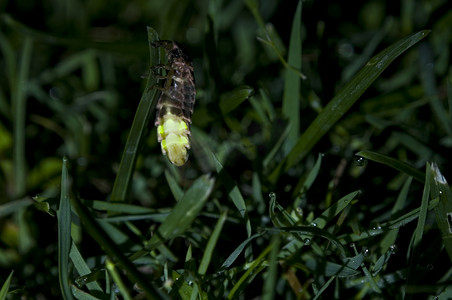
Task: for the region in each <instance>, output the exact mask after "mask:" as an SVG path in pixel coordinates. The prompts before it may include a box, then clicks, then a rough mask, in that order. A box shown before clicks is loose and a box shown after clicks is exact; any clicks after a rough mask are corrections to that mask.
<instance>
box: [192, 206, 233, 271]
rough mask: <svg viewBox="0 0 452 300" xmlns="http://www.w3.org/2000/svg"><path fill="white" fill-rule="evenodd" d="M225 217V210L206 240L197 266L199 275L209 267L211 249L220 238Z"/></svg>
mask: <svg viewBox="0 0 452 300" xmlns="http://www.w3.org/2000/svg"><path fill="white" fill-rule="evenodd" d="M226 217H227V213H226V212H224V213H222V214H221V216H220V218H219V219H218V222H217V224H216V225H215V228H214V230H213V231H212V234H211V235H210V238H209V241H208V242H207V246H206V248H205V250H204V255H203V256H202V260H201V263H200V264H199V268H198V273H199V275H205V274H206V272H207V268H208V267H209V264H210V261H211V260H212V255H213V250H214V249H215V245H216V244H217V241H218V239H219V238H220V233H221V230H222V229H223V225H224V222H225V221H226Z"/></svg>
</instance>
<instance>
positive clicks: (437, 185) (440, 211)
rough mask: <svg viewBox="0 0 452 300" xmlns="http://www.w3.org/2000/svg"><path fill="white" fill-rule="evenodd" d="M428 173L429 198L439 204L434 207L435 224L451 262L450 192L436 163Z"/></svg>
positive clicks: (451, 209)
mask: <svg viewBox="0 0 452 300" xmlns="http://www.w3.org/2000/svg"><path fill="white" fill-rule="evenodd" d="M430 172H431V173H432V176H431V181H432V183H431V186H430V197H431V198H432V199H437V198H439V203H438V205H437V206H436V207H435V216H436V223H437V224H438V227H439V230H440V231H441V237H442V239H443V243H444V247H445V248H446V251H447V254H448V255H449V258H450V260H451V261H452V192H451V190H450V186H449V184H448V183H447V181H446V178H444V176H443V175H442V174H441V171H440V170H439V168H438V166H437V165H436V163H432V164H431V165H430Z"/></svg>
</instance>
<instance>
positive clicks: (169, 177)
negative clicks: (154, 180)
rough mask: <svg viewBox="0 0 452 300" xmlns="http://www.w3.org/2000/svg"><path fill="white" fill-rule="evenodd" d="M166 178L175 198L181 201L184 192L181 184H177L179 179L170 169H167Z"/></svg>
mask: <svg viewBox="0 0 452 300" xmlns="http://www.w3.org/2000/svg"><path fill="white" fill-rule="evenodd" d="M165 178H166V181H168V186H169V187H170V189H171V192H172V193H173V196H174V199H175V200H176V201H177V202H179V201H180V199H182V197H183V195H184V192H183V191H182V189H181V188H180V186H179V185H178V184H177V180H176V179H175V178H174V176H173V175H171V173H170V172H169V171H168V170H165Z"/></svg>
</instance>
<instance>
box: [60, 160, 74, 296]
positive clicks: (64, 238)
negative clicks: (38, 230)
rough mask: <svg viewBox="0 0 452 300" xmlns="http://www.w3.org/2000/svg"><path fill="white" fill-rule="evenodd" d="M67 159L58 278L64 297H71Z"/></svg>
mask: <svg viewBox="0 0 452 300" xmlns="http://www.w3.org/2000/svg"><path fill="white" fill-rule="evenodd" d="M69 191H70V182H69V172H68V159H67V158H66V157H64V158H63V168H62V170H61V198H60V206H59V209H58V213H57V215H58V279H59V281H60V288H61V294H62V295H63V298H64V299H72V294H71V288H70V284H69V252H70V251H71V203H70V196H69Z"/></svg>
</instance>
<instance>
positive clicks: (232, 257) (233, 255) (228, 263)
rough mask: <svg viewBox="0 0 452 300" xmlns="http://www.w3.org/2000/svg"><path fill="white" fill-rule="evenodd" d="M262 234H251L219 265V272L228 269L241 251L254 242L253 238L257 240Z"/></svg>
mask: <svg viewBox="0 0 452 300" xmlns="http://www.w3.org/2000/svg"><path fill="white" fill-rule="evenodd" d="M262 234H263V233H257V234H253V235H252V236H250V237H249V238H247V239H246V240H244V241H243V242H242V243H241V244H240V245H239V246H238V247H237V248H236V249H235V250H234V251H233V252H232V253H231V255H229V256H228V258H227V259H226V260H225V261H224V263H223V264H222V265H221V267H220V271H224V270H225V269H227V268H229V267H230V266H231V265H232V264H233V263H234V262H235V260H236V259H237V257H238V256H239V255H240V253H242V251H243V249H245V247H246V246H247V245H248V244H249V243H251V241H252V240H254V239H255V238H258V237H260V236H262Z"/></svg>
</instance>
